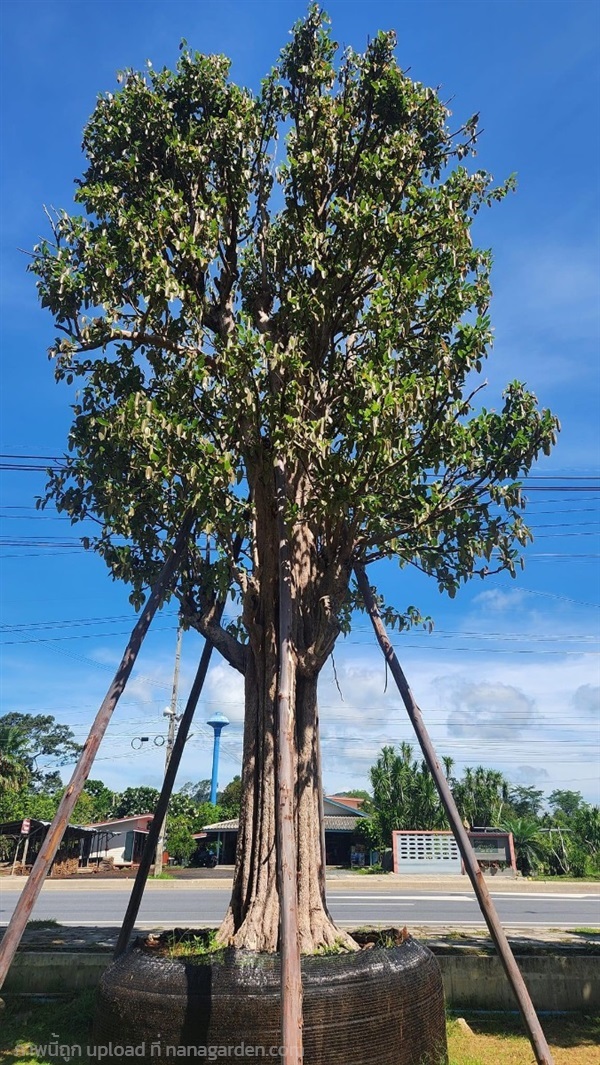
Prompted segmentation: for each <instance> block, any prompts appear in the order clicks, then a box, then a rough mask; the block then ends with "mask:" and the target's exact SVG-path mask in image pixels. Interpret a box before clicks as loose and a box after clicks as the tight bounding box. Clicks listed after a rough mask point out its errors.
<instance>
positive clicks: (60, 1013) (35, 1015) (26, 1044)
mask: <svg viewBox="0 0 600 1065" xmlns="http://www.w3.org/2000/svg"><path fill="white" fill-rule="evenodd" d="M205 952H206V951H205ZM94 999H95V992H94V991H85V992H82V993H79V994H78V995H72V996H69V997H67V998H65V999H61V1000H53V1001H52V1002H46V1003H40V1002H39V1001H38V1000H30V999H27V998H26V997H18V996H14V997H12V996H11V997H9V999H8V1001H7V1003H6V1009H5V1010H4V1014H3V1017H2V1029H1V1033H0V1065H57V1062H60V1061H64V1060H65V1058H64V1056H63V1057H62V1058H61V1057H60V1056H59V1055H57V1054H56V1052H55V1050H54V1044H58V1047H59V1048H60V1046H69V1048H71V1047H73V1046H75V1047H81V1055H79V1054H76V1055H75V1056H73V1057H72V1059H71V1060H72V1061H76V1062H78V1063H80V1065H97V1063H98V1058H97V1056H94V1055H92V1056H90V1057H88V1056H87V1055H86V1048H87V1047H88V1046H89V1045H91V1023H92V1017H93V1013H94ZM464 1019H465V1020H466V1021H467V1025H468V1028H467V1027H464V1026H461V1025H460V1024H459V1022H458V1020H457V1019H456V1017H454V1018H449V1019H448V1025H447V1029H448V1049H449V1065H534V1061H535V1059H534V1055H533V1051H532V1050H531V1046H530V1044H529V1041H528V1039H527V1038H526V1036H525V1035H524V1034H523V1027H522V1023H521V1020H520V1018H519V1016H518V1014H506V1013H477V1014H474V1013H472V1014H469V1013H465V1014H464ZM542 1027H543V1029H544V1032H545V1035H546V1038H547V1039H548V1042H549V1044H550V1047H551V1049H552V1054H553V1057H554V1061H555V1063H556V1065H597V1062H598V1045H599V1043H600V1017H590V1016H582V1015H581V1014H563V1015H562V1016H556V1015H553V1016H547V1017H546V1016H544V1017H542ZM224 1041H225V1042H226V1040H224ZM44 1046H45V1047H46V1048H50V1047H51V1048H52V1050H53V1053H52V1056H50V1055H49V1054H48V1049H47V1050H46V1053H43V1052H40V1053H36V1049H35V1048H40V1047H44ZM137 1060H139V1059H137Z"/></svg>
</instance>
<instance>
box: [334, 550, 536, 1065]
mask: <svg viewBox="0 0 600 1065" xmlns="http://www.w3.org/2000/svg"><path fill="white" fill-rule="evenodd" d="M354 572H355V574H356V580H357V582H358V587H359V591H360V593H361V595H362V597H363V599H364V602H365V606H366V608H367V613H368V614H369V617H370V618H371V622H372V624H373V628H374V629H375V635H376V636H377V641H378V643H379V646H380V647H381V650H382V651H383V655H384V658H385V660H386V662H387V664H388V666H389V668H390V672H391V674H392V676H393V678H394V680H395V681H396V685H397V687H398V691H399V692H400V695H401V696H402V701H403V703H404V705H405V707H406V710H407V712H408V716H409V718H410V720H411V722H412V724H413V728H414V730H415V732H416V734H417V739H418V741H419V744H420V747H421V750H422V751H423V755H424V757H425V761H426V762H427V765H428V767H429V771H430V773H431V775H432V777H433V779H434V780H435V783H436V785H437V789H438V792H439V794H440V798H441V800H442V803H443V804H444V808H445V810H446V813H447V815H448V821H449V822H450V827H451V829H452V831H453V833H454V838H455V839H456V842H457V844H458V849H459V851H460V853H461V857H462V860H463V862H464V864H465V869H466V870H467V873H468V876H469V879H470V881H471V883H472V885H473V888H474V890H475V894H476V896H477V901H478V902H479V906H480V908H481V912H482V914H483V916H484V918H485V922H486V924H487V926H488V928H489V930H490V935H491V937H492V939H493V941H494V943H495V945H496V949H497V951H498V954H499V955H500V960H501V962H502V965H503V966H504V970H505V972H506V975H507V977H508V980H509V983H510V985H511V987H512V989H513V992H514V995H515V998H516V1000H517V1003H518V1006H519V1009H520V1011H521V1015H522V1017H523V1022H524V1024H525V1027H526V1029H527V1034H528V1036H529V1041H530V1043H531V1046H532V1048H533V1052H534V1054H535V1058H536V1061H537V1062H538V1065H554V1061H553V1058H552V1054H551V1052H550V1048H549V1046H548V1044H547V1042H546V1037H545V1036H544V1033H543V1031H542V1027H541V1025H540V1022H539V1020H538V1017H537V1014H536V1012H535V1009H534V1007H533V1003H532V1001H531V998H530V995H529V992H528V990H527V987H526V984H525V981H524V980H523V977H522V976H521V972H520V970H519V967H518V965H517V963H516V961H515V958H514V955H513V952H512V950H511V949H510V944H509V942H508V940H507V938H506V935H505V933H504V929H503V928H502V925H501V924H500V919H499V917H498V914H497V912H496V908H495V906H494V903H493V902H492V899H491V897H490V893H489V891H488V889H487V885H486V883H485V880H484V878H483V874H482V872H481V869H480V867H479V862H478V861H477V858H476V857H475V852H474V851H473V848H472V846H471V841H470V839H469V837H468V835H467V833H466V831H465V828H464V826H463V823H462V821H461V817H460V814H459V812H458V810H457V807H456V803H455V802H454V797H453V795H452V792H451V791H450V788H449V786H448V781H447V780H446V778H445V776H444V773H443V770H442V768H441V766H440V763H439V761H438V759H437V755H436V753H435V750H434V747H433V744H432V742H431V739H430V737H429V733H428V732H427V729H426V727H425V723H424V721H423V718H422V716H421V711H420V710H419V707H418V706H417V704H416V702H415V698H414V696H413V694H412V692H411V690H410V687H409V685H408V681H407V680H406V677H405V676H404V672H403V670H402V667H401V665H400V663H399V661H398V659H397V657H396V654H395V651H394V648H393V647H392V645H391V643H390V641H389V638H388V635H387V632H386V630H385V626H384V624H383V622H382V620H381V616H380V614H379V611H378V609H377V604H376V602H375V599H374V597H373V593H372V591H371V588H370V585H369V582H368V580H367V575H366V573H365V569H364V566H360V565H355V567H354Z"/></svg>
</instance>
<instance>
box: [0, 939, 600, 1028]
mask: <svg viewBox="0 0 600 1065" xmlns="http://www.w3.org/2000/svg"><path fill="white" fill-rule="evenodd" d="M110 962H111V957H110V955H109V954H106V953H98V954H82V953H70V952H66V951H61V952H60V953H58V952H55V953H44V954H36V953H33V952H23V953H21V954H17V955H16V957H15V960H14V961H13V964H12V966H11V968H10V972H9V974H8V977H7V979H6V983H5V985H4V991H5V992H6V993H7V994H21V995H32V994H38V995H41V994H46V995H51V994H60V993H65V992H70V991H79V990H82V989H83V988H88V987H96V986H97V984H98V982H99V980H100V977H101V975H102V973H103V972H104V970H105V969H106V967H107V966H108V965H109V964H110ZM438 962H439V965H440V969H441V971H442V977H443V981H444V992H445V996H446V1003H447V1005H448V1006H449V1007H450V1008H451V1009H464V1010H467V1009H474V1010H480V1009H481V1010H483V1009H486V1010H513V1009H515V1008H516V1003H515V1000H514V997H513V994H512V991H511V989H510V986H509V983H508V980H507V978H506V975H505V973H504V969H503V968H502V965H501V963H500V960H499V958H497V957H495V956H493V955H488V956H482V955H474V954H465V953H464V952H457V953H456V954H452V953H444V954H441V955H438ZM517 963H518V965H519V968H520V969H521V972H522V973H523V976H524V978H525V983H526V984H527V987H528V989H529V992H530V994H531V997H532V999H533V1004H534V1006H535V1008H536V1009H537V1010H556V1011H563V1010H567V1011H571V1010H572V1011H580V1012H584V1013H597V1012H600V956H586V955H581V954H569V955H558V954H557V955H552V954H550V955H548V954H546V955H544V956H541V957H527V956H523V957H517Z"/></svg>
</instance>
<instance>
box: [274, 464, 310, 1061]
mask: <svg viewBox="0 0 600 1065" xmlns="http://www.w3.org/2000/svg"><path fill="white" fill-rule="evenodd" d="M275 485H276V491H277V515H278V530H279V678H278V713H277V880H278V886H279V950H280V953H281V1042H282V1046H283V1048H284V1050H283V1054H284V1057H285V1061H286V1065H302V1058H303V1050H302V974H301V967H300V939H299V936H298V882H297V865H296V838H295V837H296V833H295V828H294V794H295V778H294V755H293V752H294V712H293V693H294V663H293V658H292V582H291V566H290V546H289V537H288V533H287V526H286V518H285V507H286V491H285V465H284V462H283V459H281V458H279V459H277V461H276V464H275Z"/></svg>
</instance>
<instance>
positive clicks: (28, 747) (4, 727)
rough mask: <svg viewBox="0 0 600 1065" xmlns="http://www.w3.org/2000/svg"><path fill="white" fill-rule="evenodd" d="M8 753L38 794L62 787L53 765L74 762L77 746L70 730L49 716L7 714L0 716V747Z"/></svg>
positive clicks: (11, 712)
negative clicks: (25, 774)
mask: <svg viewBox="0 0 600 1065" xmlns="http://www.w3.org/2000/svg"><path fill="white" fill-rule="evenodd" d="M5 746H7V749H9V751H10V750H12V752H13V754H14V755H15V756H16V757H17V759H18V761H20V762H21V763H22V764H23V765H24V767H25V769H26V770H27V773H28V783H29V785H30V787H31V788H33V789H35V790H39V791H50V790H51V789H54V790H56V789H57V788H60V787H62V779H61V776H60V773H59V772H58V770H57V769H56V768H55V767H56V766H62V765H69V764H71V763H72V762H75V761H76V759H77V756H78V754H79V753H80V751H81V745H80V744H78V743H76V742H75V739H74V736H73V732H72V729H71V728H70V727H69V726H68V725H61V724H60V723H59V722H58V721H56V719H55V718H54V717H53V716H52V714H21V713H18V712H17V711H16V710H13V711H9V712H8V713H7V714H3V715H2V716H1V717H0V747H5Z"/></svg>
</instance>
